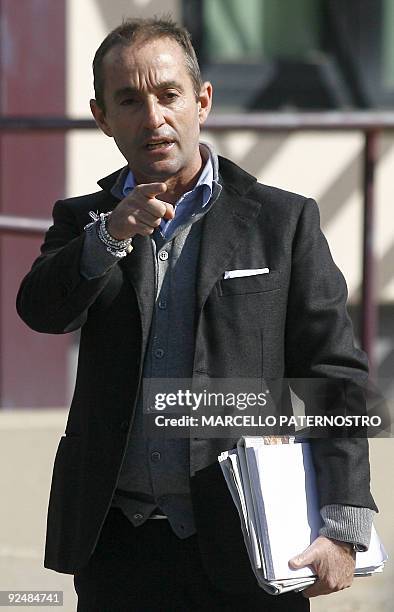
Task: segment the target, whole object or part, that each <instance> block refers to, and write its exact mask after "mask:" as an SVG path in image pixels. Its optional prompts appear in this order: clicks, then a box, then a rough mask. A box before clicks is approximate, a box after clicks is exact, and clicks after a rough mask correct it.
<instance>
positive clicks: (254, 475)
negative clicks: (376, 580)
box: [219, 437, 387, 594]
mask: <svg viewBox="0 0 394 612" xmlns="http://www.w3.org/2000/svg"><path fill="white" fill-rule="evenodd" d="M278 440H280V442H283V439H280V438H279V439H275V438H274V439H272V438H271V439H268V438H267V439H265V438H264V437H258V438H255V437H245V438H241V440H240V441H239V443H238V447H237V449H234V450H231V451H226V452H224V453H222V454H221V455H220V457H219V462H220V466H221V468H222V471H223V474H224V477H225V479H226V482H227V485H228V487H229V490H230V493H231V495H232V498H233V500H234V503H235V505H236V507H237V510H238V513H239V516H240V519H241V529H242V532H243V536H244V540H245V544H246V548H247V551H248V554H249V558H250V562H251V565H252V569H253V571H254V573H255V576H256V578H257V581H258V583H259V584H260V586H261V587H262V588H264V589H265V590H266V591H268V592H269V593H272V594H279V593H284V592H286V591H291V590H295V589H304V588H306V587H307V586H309V585H311V584H313V582H314V581H315V577H314V575H313V572H312V570H311V568H310V567H305V568H301V569H297V570H294V569H291V568H290V567H289V565H288V562H289V559H291V558H292V557H294V556H295V555H297V554H299V553H300V552H302V551H303V550H305V548H307V546H309V545H310V544H311V543H312V542H313V541H314V540H315V539H316V538H317V537H318V535H319V529H320V527H321V526H322V519H321V517H320V513H319V506H318V500H317V493H316V483H315V473H314V466H313V463H312V458H311V454H310V447H309V443H307V442H302V443H295V444H293V443H286V444H283V443H280V444H276V443H274V444H273V442H276V441H278ZM286 441H287V442H288V440H286ZM267 442H268V444H267ZM386 559H387V555H386V553H385V551H384V548H383V546H382V545H381V543H380V541H379V539H378V536H377V534H376V531H375V530H374V529H373V532H372V538H371V545H370V548H369V550H368V551H367V552H363V553H357V556H356V571H355V575H356V576H359V575H360V576H361V575H369V574H372V573H374V572H376V571H382V569H383V564H384V561H385V560H386Z"/></svg>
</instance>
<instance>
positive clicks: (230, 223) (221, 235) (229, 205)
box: [196, 185, 260, 314]
mask: <svg viewBox="0 0 394 612" xmlns="http://www.w3.org/2000/svg"><path fill="white" fill-rule="evenodd" d="M259 211H260V206H259V204H258V203H257V202H256V201H253V200H249V199H248V198H246V197H243V196H242V195H241V194H239V193H238V192H236V191H235V190H233V189H232V188H231V187H229V186H226V185H224V186H223V189H222V192H221V194H220V196H219V198H218V200H217V201H216V202H215V203H214V205H213V207H212V210H211V211H209V213H208V214H207V215H206V217H205V219H204V226H203V230H202V237H201V245H200V257H199V263H198V269H197V287H196V307H197V312H196V314H198V313H199V311H200V310H201V308H202V307H203V305H204V302H205V300H206V299H207V297H208V295H209V293H210V291H211V289H212V287H213V285H214V284H215V283H216V282H217V281H218V280H219V278H220V277H221V276H222V275H223V272H224V270H225V269H226V264H227V262H228V261H229V260H230V259H231V256H232V254H233V253H234V251H235V250H236V249H237V248H238V245H239V244H240V243H242V241H243V239H244V237H245V233H246V232H247V229H248V224H249V223H252V222H253V219H254V218H255V217H256V216H257V215H258V214H259Z"/></svg>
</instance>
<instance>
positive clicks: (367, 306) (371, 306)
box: [361, 129, 379, 379]
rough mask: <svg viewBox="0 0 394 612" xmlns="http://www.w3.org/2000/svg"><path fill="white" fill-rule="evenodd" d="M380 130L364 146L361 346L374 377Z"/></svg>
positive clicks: (369, 135)
mask: <svg viewBox="0 0 394 612" xmlns="http://www.w3.org/2000/svg"><path fill="white" fill-rule="evenodd" d="M378 134H379V132H378V130H376V129H371V130H367V131H366V132H365V148H364V177H363V181H364V227H363V278H362V297H361V346H362V348H363V349H364V350H365V352H366V353H367V355H368V358H369V367H370V377H371V379H374V378H375V374H376V363H375V340H376V323H377V299H376V294H375V261H374V243H373V238H374V178H375V165H376V160H377V147H378Z"/></svg>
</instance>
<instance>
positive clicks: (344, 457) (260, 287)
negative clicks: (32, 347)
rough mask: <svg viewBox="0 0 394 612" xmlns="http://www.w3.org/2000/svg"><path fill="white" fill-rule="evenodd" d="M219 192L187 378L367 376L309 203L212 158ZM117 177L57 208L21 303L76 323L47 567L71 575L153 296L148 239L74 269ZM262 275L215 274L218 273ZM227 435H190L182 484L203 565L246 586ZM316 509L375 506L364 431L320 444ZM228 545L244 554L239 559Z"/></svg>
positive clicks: (105, 505)
mask: <svg viewBox="0 0 394 612" xmlns="http://www.w3.org/2000/svg"><path fill="white" fill-rule="evenodd" d="M219 170H220V182H221V184H222V185H223V190H222V193H221V195H220V197H219V199H218V201H217V202H216V203H215V205H214V206H213V208H212V209H211V211H209V213H208V214H207V215H206V216H205V218H204V221H203V223H204V225H203V233H202V242H201V249H200V257H199V265H198V275H197V278H196V296H197V297H196V322H195V338H196V342H195V355H194V369H193V377H194V378H195V379H196V380H197V379H198V378H199V377H219V378H227V377H250V376H256V377H261V376H264V377H265V378H267V379H269V378H280V377H283V376H287V377H291V378H297V377H303V378H307V377H330V378H341V379H351V380H355V381H362V380H364V379H365V378H366V371H367V364H366V359H365V356H364V354H363V353H361V352H360V351H359V350H357V349H356V348H355V347H354V344H353V333H352V326H351V323H350V320H349V318H348V315H347V313H346V309H345V301H346V297H347V291H346V285H345V282H344V279H343V277H342V275H341V273H340V272H339V270H338V268H337V267H336V266H335V264H334V262H333V260H332V258H331V255H330V252H329V248H328V246H327V243H326V240H325V238H324V236H323V235H322V233H321V231H320V227H319V214H318V209H317V206H316V204H315V202H314V201H313V200H310V199H307V198H304V197H301V196H299V195H295V194H292V193H289V192H286V191H282V190H279V189H275V188H273V187H267V186H264V185H261V184H259V183H257V182H256V179H255V178H254V177H252V176H250V175H249V174H247V173H246V172H245V171H243V170H242V169H241V168H239V167H238V166H236V165H235V164H233V163H232V162H230V161H229V160H226V159H223V158H220V166H219ZM117 175H118V173H115V174H113V175H111V176H109V177H107V178H106V179H103V180H102V181H101V182H100V183H99V185H100V187H101V188H102V189H101V191H99V192H97V193H94V194H91V195H87V196H83V197H79V198H72V199H68V200H65V201H60V202H57V203H56V204H55V207H54V211H53V219H54V224H53V226H52V227H51V228H50V229H49V230H48V232H47V234H46V237H45V242H44V244H43V246H42V254H41V256H40V257H39V258H38V259H37V260H36V261H35V262H34V264H33V267H32V270H31V271H30V272H29V274H28V275H27V276H26V277H25V279H24V280H23V282H22V285H21V288H20V291H19V294H18V298H17V309H18V312H19V314H20V316H21V317H22V319H23V320H24V321H25V322H26V323H27V324H28V325H29V326H30V327H31V328H32V329H34V330H36V331H39V332H44V333H55V334H57V333H59V334H60V333H66V332H69V331H71V330H76V329H78V328H81V339H80V354H79V362H78V373H77V380H76V387H75V393H74V397H73V400H72V405H71V408H70V413H69V418H68V423H67V427H66V432H65V435H64V436H62V438H61V440H60V444H59V448H58V451H57V455H56V460H55V466H54V473H53V481H52V488H51V496H50V503H49V511H48V528H47V543H46V556H45V566H46V567H49V568H52V569H55V570H57V571H60V572H65V573H74V572H75V571H76V570H78V569H79V568H81V567H82V566H83V565H85V564H86V563H87V561H88V559H89V556H90V555H91V553H92V551H93V549H94V547H95V544H96V542H97V539H98V537H99V533H100V529H101V527H102V524H103V522H104V519H105V516H106V514H107V512H108V509H109V507H110V504H111V499H112V496H113V493H114V488H115V486H116V482H117V477H118V473H119V469H120V465H121V461H122V457H123V452H124V450H125V445H126V440H127V435H128V431H129V428H130V425H131V422H132V419H133V410H134V407H135V401H136V397H137V393H138V388H139V384H140V379H141V372H142V364H143V357H144V352H145V349H146V346H147V340H148V334H149V329H150V324H151V319H152V309H153V304H154V269H153V262H152V260H151V256H150V254H151V249H150V244H149V241H150V238H149V237H141V236H136V237H135V239H134V242H133V244H134V250H133V251H132V253H131V254H129V255H128V256H127V257H126V258H124V259H122V260H121V261H120V262H119V264H118V265H116V266H115V267H114V268H113V269H111V270H110V271H109V272H107V273H106V274H105V275H104V276H103V277H101V278H97V279H93V280H86V279H85V278H83V277H82V276H81V275H80V272H79V268H80V257H81V250H82V246H83V241H84V231H83V227H84V225H86V224H87V223H88V222H89V221H90V218H89V216H88V212H89V211H90V210H94V211H96V210H98V211H100V212H101V211H103V212H105V211H108V210H111V208H113V207H114V206H115V205H116V203H117V200H116V199H115V198H114V197H113V196H112V195H111V193H110V190H111V187H112V185H113V184H114V182H115V180H116V177H117ZM265 267H268V268H269V269H270V271H271V272H270V274H264V275H260V276H254V277H253V276H252V277H243V278H233V279H229V280H226V281H223V280H222V279H223V273H224V271H225V270H235V269H252V268H265ZM234 443H235V440H234V439H229V440H218V439H214V440H202V439H192V440H191V445H190V462H191V472H192V473H193V474H194V475H193V476H192V477H191V490H192V497H193V507H194V512H195V519H196V524H197V530H198V538H199V544H200V549H201V554H202V558H203V561H204V563H205V565H206V568H207V571H208V572H209V573H210V575H211V576H212V577H213V579H214V580H216V581H217V584H218V585H222V587H223V588H227V589H229V590H237V589H241V590H242V589H244V590H247V588H248V586H249V585H251V584H253V583H254V578H253V576H252V574H251V570H250V569H249V564H248V560H247V557H246V553H245V549H244V544H243V542H242V536H241V532H240V528H239V520H238V517H237V516H236V514H235V510H234V508H233V504H232V501H231V498H230V496H229V494H228V492H227V489H226V485H225V483H224V480H223V478H222V476H221V474H220V471H219V467H218V463H217V455H218V454H219V452H220V451H221V450H225V449H227V448H230V447H231V446H233V444H234ZM313 457H314V461H315V465H316V470H317V477H318V487H319V493H320V502H321V505H322V506H323V505H326V504H336V503H339V504H349V505H355V506H364V507H368V508H372V509H376V507H375V504H374V502H373V499H372V497H371V494H370V491H369V462H368V447H367V441H366V440H361V439H360V440H355V439H353V440H347V439H337V440H331V441H328V440H315V441H314V442H313ZM234 555H237V559H238V560H239V562H238V563H237V564H234V561H233V560H234Z"/></svg>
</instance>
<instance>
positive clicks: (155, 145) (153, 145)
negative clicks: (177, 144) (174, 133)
mask: <svg viewBox="0 0 394 612" xmlns="http://www.w3.org/2000/svg"><path fill="white" fill-rule="evenodd" d="M173 144H174V141H173V140H153V141H151V142H148V143H147V144H146V145H145V146H146V148H147V149H148V151H153V150H155V149H165V148H167V147H170V146H172V145H173Z"/></svg>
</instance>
